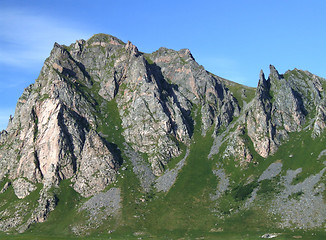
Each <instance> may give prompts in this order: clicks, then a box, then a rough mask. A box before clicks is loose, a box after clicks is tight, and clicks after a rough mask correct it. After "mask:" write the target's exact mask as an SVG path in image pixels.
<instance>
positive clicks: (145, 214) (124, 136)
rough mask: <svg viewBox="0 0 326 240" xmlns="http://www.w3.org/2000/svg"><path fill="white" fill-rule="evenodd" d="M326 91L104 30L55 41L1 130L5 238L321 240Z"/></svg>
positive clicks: (318, 81)
mask: <svg viewBox="0 0 326 240" xmlns="http://www.w3.org/2000/svg"><path fill="white" fill-rule="evenodd" d="M325 89H326V79H324V78H321V77H318V76H316V75H314V74H311V73H309V72H308V71H302V70H298V69H294V70H291V71H287V72H285V73H284V74H280V73H279V72H278V71H277V70H276V69H275V67H274V66H272V65H271V66H270V74H269V76H268V78H267V79H266V77H265V75H264V73H263V72H262V71H261V72H260V75H259V82H258V86H257V88H256V89H255V88H250V87H246V86H243V85H240V84H237V83H235V82H232V81H229V80H226V79H223V78H221V77H218V76H216V75H214V74H212V73H209V72H208V71H206V70H205V69H204V67H203V66H201V65H199V64H198V63H197V62H196V61H195V59H194V57H193V56H192V54H191V52H190V51H189V50H188V49H181V50H180V51H175V50H171V49H167V48H160V49H158V50H157V51H155V52H153V53H151V54H147V53H142V52H140V51H139V50H138V49H137V47H136V46H134V45H133V44H132V43H131V42H128V43H124V42H122V41H121V40H119V39H117V38H115V37H113V36H110V35H106V34H96V35H94V36H93V37H91V38H90V39H88V40H87V41H85V40H78V41H76V43H73V44H71V45H70V46H64V45H60V44H58V43H55V44H54V47H53V49H52V51H51V53H50V56H49V57H48V58H47V59H46V60H45V62H44V65H43V67H42V70H41V72H40V75H39V77H38V78H37V79H36V80H35V83H34V84H32V85H30V86H29V87H27V88H26V89H25V90H24V93H23V94H22V96H21V97H20V98H19V99H18V102H17V106H16V110H15V115H14V117H12V118H10V120H9V124H8V127H7V129H6V130H3V131H2V132H1V134H0V190H1V192H0V200H1V201H0V230H1V231H2V232H7V233H15V232H20V233H23V232H24V234H25V235H26V236H34V235H33V234H40V235H44V234H48V235H49V236H50V235H54V234H60V235H61V236H65V235H66V236H72V235H81V236H83V235H91V236H93V235H94V236H95V235H96V236H98V235H100V236H107V235H110V236H113V237H115V238H119V237H121V236H123V237H121V238H123V239H125V238H126V237H127V238H138V237H145V238H146V237H154V238H159V237H164V236H165V237H168V238H175V237H182V236H188V237H189V238H195V237H198V236H201V235H205V236H211V237H214V236H215V235H216V236H217V235H221V234H222V236H228V234H230V233H234V232H238V233H239V234H240V233H243V232H247V233H248V234H249V235H250V236H255V234H261V233H264V232H266V231H275V232H282V234H283V235H284V236H287V234H292V232H291V231H299V230H300V229H303V230H305V231H308V232H309V231H315V233H316V232H317V233H318V234H323V233H324V229H325V227H326V225H325V224H326V203H325V199H326V192H325V176H324V172H325V170H326V166H325V165H326V148H325V143H326V139H325V136H326V135H325V133H324V129H325V127H326V122H325V120H326V98H325ZM24 234H23V235H22V236H25V235H24ZM223 234H224V235H223ZM252 234H253V235H252ZM300 234H305V233H301V232H300ZM0 236H1V234H0ZM309 236H310V235H309ZM323 236H324V235H323ZM248 239H252V238H248Z"/></svg>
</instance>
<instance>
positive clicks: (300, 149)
mask: <svg viewBox="0 0 326 240" xmlns="http://www.w3.org/2000/svg"><path fill="white" fill-rule="evenodd" d="M101 101H103V100H101ZM99 106H102V107H101V108H102V109H99V110H100V111H102V112H106V113H107V117H105V118H103V117H102V116H99V117H101V119H100V120H101V122H102V125H100V126H98V129H97V130H98V131H100V132H101V133H102V134H103V135H104V136H108V137H107V140H108V141H109V142H112V143H114V144H115V146H116V147H117V148H116V149H117V150H118V149H123V145H122V143H123V142H124V139H123V137H122V135H121V120H120V118H119V113H118V110H117V106H116V103H115V101H114V100H113V101H111V102H108V103H105V104H99ZM199 112H200V111H199ZM196 122H197V125H196V128H195V132H194V136H193V143H192V145H191V147H190V154H189V156H188V158H187V160H186V165H185V166H184V168H183V169H182V171H181V172H180V174H179V176H178V179H177V181H176V183H175V185H174V186H173V187H172V189H171V190H170V191H169V192H168V193H166V194H165V193H155V192H150V193H147V194H145V193H143V192H142V191H141V188H140V185H139V180H138V179H137V177H136V176H135V175H134V173H133V172H132V168H131V167H128V168H127V170H126V171H123V172H121V176H123V178H122V177H121V176H120V177H119V180H118V183H116V184H115V186H116V187H120V189H121V195H122V205H123V208H122V210H121V215H120V216H119V217H118V218H117V219H108V220H107V222H105V223H104V224H103V226H101V227H99V228H98V229H95V230H94V231H90V234H91V235H90V236H89V237H87V239H107V237H108V236H110V237H112V238H113V239H137V238H138V236H135V235H134V233H135V232H139V234H141V236H142V237H143V238H145V239H146V238H153V239H175V238H181V237H186V238H187V239H194V238H196V237H201V236H205V237H206V239H259V236H261V235H262V234H263V233H266V232H271V231H278V230H277V228H276V227H275V226H274V224H273V222H272V221H271V220H269V219H268V218H267V216H266V212H265V210H264V209H259V208H254V209H252V210H249V211H243V210H240V211H239V212H238V213H237V214H232V215H231V216H230V214H229V210H230V209H232V208H234V209H237V208H239V209H240V206H241V204H242V203H243V200H245V199H246V198H248V197H249V196H250V193H251V191H252V188H253V187H255V186H256V185H253V186H249V185H248V184H247V180H248V178H250V177H251V178H253V179H257V178H258V177H259V175H260V174H261V173H262V172H263V171H264V170H265V169H266V168H267V167H268V166H269V165H270V164H271V163H272V162H275V161H282V163H283V171H282V173H281V174H282V175H285V172H286V170H287V169H297V168H299V167H302V168H303V171H302V173H301V174H300V175H298V178H297V179H295V181H296V182H300V181H302V180H303V179H304V178H306V177H307V176H309V175H310V174H315V173H316V172H318V171H320V170H321V169H322V168H323V167H324V165H323V161H325V160H326V157H325V156H324V157H323V158H321V159H320V160H317V156H318V154H319V153H320V151H321V150H323V149H324V146H325V145H326V138H325V136H323V137H321V138H318V139H315V140H312V139H311V137H310V134H311V132H310V131H306V132H300V133H293V134H291V136H290V141H288V142H286V143H284V144H283V145H282V146H281V147H280V149H279V151H278V152H277V153H276V154H275V155H274V156H270V157H268V158H267V159H262V158H261V157H259V156H258V155H257V154H256V153H255V152H254V151H253V147H252V143H251V142H250V140H249V139H247V141H248V144H249V146H250V148H251V150H252V152H253V155H254V158H255V160H256V161H257V162H259V164H258V165H256V166H254V165H250V166H249V167H248V168H247V169H245V170H243V169H240V168H239V167H237V166H236V162H234V161H233V160H232V159H229V160H222V158H221V156H219V155H217V156H215V157H214V159H213V160H208V159H207V155H208V153H209V151H210V148H211V145H212V138H211V137H210V133H208V134H207V135H206V136H205V137H203V136H201V134H200V133H201V131H200V128H199V127H198V126H200V116H197V118H196ZM117 129H118V130H117ZM223 147H225V146H222V147H221V149H222V150H223ZM307 149H309V151H308V150H307ZM290 155H293V156H292V157H291V158H290V157H289V156H290ZM121 157H122V158H123V164H124V165H126V166H131V163H130V162H129V160H128V159H127V158H126V156H124V154H123V152H122V155H121ZM178 160H180V158H179V159H175V160H174V161H172V163H171V164H170V166H169V167H173V166H174V165H175V163H176V162H177V161H178ZM217 162H220V163H222V164H223V166H224V168H225V169H226V172H227V174H228V175H229V177H230V180H231V189H230V191H229V192H227V194H226V195H225V196H224V197H222V198H221V199H220V200H219V202H218V204H217V205H215V204H214V203H213V202H211V201H210V197H209V194H210V193H213V192H214V189H215V188H216V185H217V183H218V179H217V178H216V177H215V176H214V175H213V174H212V169H213V168H215V164H216V163H217ZM3 184H4V182H2V183H1V185H3ZM69 184H70V183H69V181H63V182H62V183H61V185H60V190H55V192H56V194H57V197H58V200H59V201H58V206H57V208H56V209H55V211H53V212H52V213H51V214H50V217H49V219H48V220H47V221H46V222H45V223H41V224H36V225H33V226H32V227H31V229H30V230H29V231H27V232H26V233H24V234H20V235H11V236H7V235H6V234H2V233H0V239H75V238H76V237H73V236H72V235H71V231H70V227H69V225H70V224H71V223H78V222H80V223H84V222H85V216H84V215H83V214H82V213H79V212H78V211H77V207H76V206H77V205H78V204H79V203H80V202H83V201H85V199H82V198H81V197H80V196H79V194H77V193H76V192H75V191H74V190H73V189H71V188H70V187H69ZM260 185H261V191H260V192H259V193H260V195H261V194H264V195H261V196H266V198H268V196H270V195H269V194H273V191H276V189H275V182H273V181H271V180H267V181H263V182H262V183H260ZM111 186H113V185H111ZM111 186H110V187H111ZM248 186H249V187H248ZM271 192H272V193H271ZM1 198H3V199H6V200H9V201H10V202H18V201H29V202H30V204H35V202H36V200H37V198H38V191H35V192H34V193H32V194H31V195H30V196H29V197H27V198H26V199H24V200H18V199H17V198H16V197H15V195H14V194H13V189H12V188H9V190H8V191H7V192H6V193H5V194H2V195H1ZM140 198H144V199H145V200H146V201H145V202H141V201H139V199H140ZM263 198H264V197H263ZM0 200H1V199H0ZM8 206H9V205H8ZM8 206H7V205H4V206H3V207H1V209H4V208H7V207H8ZM214 208H217V209H219V210H223V209H224V210H225V211H224V212H225V216H224V219H222V220H221V219H220V218H218V217H216V216H214V214H213V213H212V211H211V210H212V209H214ZM1 209H0V210H1ZM116 223H118V225H119V227H117V228H115V232H114V233H112V234H107V230H108V229H112V226H113V225H114V226H116ZM218 228H222V229H224V232H210V230H211V229H218ZM312 234H315V233H314V232H296V233H293V232H289V231H284V232H283V235H282V236H281V237H279V238H278V239H289V238H292V236H294V235H300V236H303V238H304V239H325V234H324V233H323V232H319V233H318V232H317V235H318V236H319V237H318V236H315V235H312Z"/></svg>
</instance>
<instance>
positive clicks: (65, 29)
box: [0, 0, 326, 129]
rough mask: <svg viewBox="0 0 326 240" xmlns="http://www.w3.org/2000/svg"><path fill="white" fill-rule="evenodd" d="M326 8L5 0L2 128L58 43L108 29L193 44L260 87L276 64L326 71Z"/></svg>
mask: <svg viewBox="0 0 326 240" xmlns="http://www.w3.org/2000/svg"><path fill="white" fill-rule="evenodd" d="M325 10H326V1H324V0H306V1H300V0H274V1H268V0H242V1H240V0H230V1H225V0H223V1H220V0H215V1H214V0H211V1H205V0H201V1H192V0H188V1H177V0H173V1H172V0H165V1H150V0H137V1H130V0H125V1H117V0H114V1H111V0H106V1H96V0H93V1H84V0H79V1H72V0H65V1H63V0H57V1H49V0H43V1H38V0H37V1H36V0H35V1H33V0H30V1H26V0H23V1H18V0H0V84H1V85H0V86H1V87H0V129H4V128H6V125H7V122H8V118H9V115H10V114H14V109H15V105H16V101H17V99H18V97H19V96H20V95H21V94H22V92H23V90H24V88H25V87H27V86H28V85H29V84H31V83H33V82H34V80H35V79H36V78H37V76H38V74H39V72H40V70H41V67H42V65H43V62H44V60H45V59H46V58H47V57H48V55H49V53H50V51H51V49H52V47H53V44H54V42H58V43H60V44H66V45H69V44H70V43H72V42H75V40H77V39H88V38H89V37H91V36H92V35H93V34H95V33H100V32H102V33H108V34H111V35H114V36H116V37H118V38H120V39H121V40H123V41H125V42H126V41H128V40H130V41H131V42H133V43H134V44H135V45H136V46H137V47H138V48H139V50H140V51H143V52H153V51H155V50H157V49H158V48H159V47H161V46H164V47H168V48H172V49H176V50H179V49H181V48H189V49H190V51H191V52H192V54H193V56H194V57H195V59H196V60H197V62H198V63H199V64H201V65H203V66H204V67H205V68H206V69H207V70H208V71H211V72H212V73H214V74H216V75H219V76H221V77H225V78H227V79H230V80H233V81H236V82H239V83H242V84H245V85H248V86H253V87H255V86H256V85H257V82H258V75H259V71H260V69H263V70H264V72H265V74H266V75H267V74H268V73H269V71H268V66H269V64H273V65H274V66H275V67H276V68H277V69H278V70H279V71H280V72H281V73H282V72H285V71H286V70H288V69H293V68H299V69H303V70H309V71H310V72H312V73H314V74H316V75H319V76H322V77H326V73H325V70H326V66H325V65H326V64H325V63H326V59H325V58H326V42H325V38H326V27H325V26H326V14H325Z"/></svg>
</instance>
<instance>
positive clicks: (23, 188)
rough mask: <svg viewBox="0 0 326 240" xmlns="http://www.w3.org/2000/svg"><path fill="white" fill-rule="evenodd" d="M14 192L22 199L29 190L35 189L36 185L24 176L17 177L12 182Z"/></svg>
mask: <svg viewBox="0 0 326 240" xmlns="http://www.w3.org/2000/svg"><path fill="white" fill-rule="evenodd" d="M12 187H13V188H14V191H15V194H16V196H17V197H18V198H20V199H22V198H25V197H26V196H28V195H29V194H30V193H31V192H33V191H34V190H36V186H35V185H34V184H32V183H30V182H28V181H26V180H25V179H24V178H18V179H16V180H15V181H13V182H12Z"/></svg>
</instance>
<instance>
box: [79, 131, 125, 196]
mask: <svg viewBox="0 0 326 240" xmlns="http://www.w3.org/2000/svg"><path fill="white" fill-rule="evenodd" d="M118 164H119V163H118V162H116V159H115V156H114V154H113V153H112V151H110V149H109V146H108V144H107V143H106V142H105V141H104V140H103V139H102V138H101V137H100V136H99V135H98V134H97V133H96V132H95V131H90V132H89V134H88V135H87V136H86V141H85V144H84V147H83V151H82V156H81V160H80V163H79V166H78V171H77V176H76V180H75V184H74V185H73V187H74V189H75V190H76V191H77V192H79V193H80V194H81V195H82V196H84V197H89V196H92V195H94V194H95V193H98V192H100V191H102V190H103V189H104V188H105V187H106V186H107V185H108V184H110V183H112V182H113V181H114V180H115V179H116V170H117V166H118Z"/></svg>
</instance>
